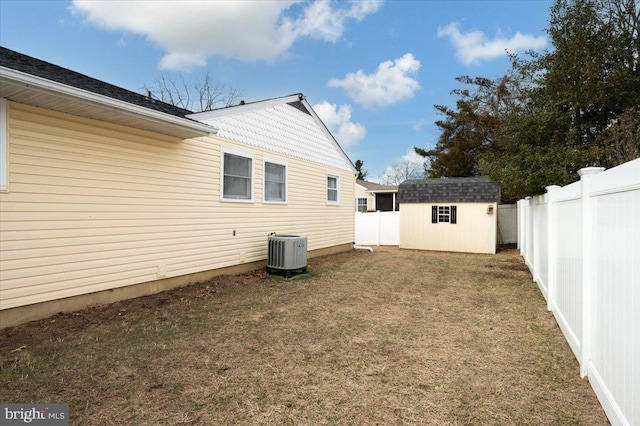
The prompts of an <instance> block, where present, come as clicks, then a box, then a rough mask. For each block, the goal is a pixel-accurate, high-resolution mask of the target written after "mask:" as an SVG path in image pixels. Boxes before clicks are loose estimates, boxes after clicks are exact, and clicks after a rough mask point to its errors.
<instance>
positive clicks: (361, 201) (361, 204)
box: [356, 197, 368, 212]
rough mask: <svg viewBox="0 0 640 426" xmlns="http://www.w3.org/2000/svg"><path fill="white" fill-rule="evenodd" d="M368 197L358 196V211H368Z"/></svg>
mask: <svg viewBox="0 0 640 426" xmlns="http://www.w3.org/2000/svg"><path fill="white" fill-rule="evenodd" d="M367 207H368V206H367V199H366V198H364V197H358V198H356V211H358V212H366V211H367Z"/></svg>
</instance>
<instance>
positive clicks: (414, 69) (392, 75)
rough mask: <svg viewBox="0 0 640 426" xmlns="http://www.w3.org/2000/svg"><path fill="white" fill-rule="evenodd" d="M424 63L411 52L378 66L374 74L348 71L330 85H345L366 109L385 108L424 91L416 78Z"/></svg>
mask: <svg viewBox="0 0 640 426" xmlns="http://www.w3.org/2000/svg"><path fill="white" fill-rule="evenodd" d="M420 67H421V64H420V61H419V60H417V59H416V58H414V57H413V55H412V54H411V53H406V54H405V55H404V56H402V57H401V58H398V59H395V60H393V61H385V62H382V63H380V64H379V65H378V69H377V70H376V72H375V73H373V74H365V72H364V71H363V70H358V71H356V72H355V73H352V72H350V73H348V74H347V75H346V76H345V78H343V79H342V80H339V79H337V78H332V79H331V80H329V82H328V85H329V87H341V88H343V89H344V90H345V91H346V92H347V94H348V95H349V97H350V98H351V99H353V100H354V101H355V102H357V103H359V104H360V105H362V106H364V107H365V108H371V109H375V108H377V107H385V106H389V105H392V104H395V103H397V102H400V101H403V100H405V99H410V98H412V97H413V96H414V95H415V93H416V92H417V91H418V90H420V84H419V83H418V81H417V80H415V79H414V78H413V77H414V76H415V75H416V74H417V73H418V70H419V69H420Z"/></svg>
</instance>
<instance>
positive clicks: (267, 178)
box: [264, 161, 287, 203]
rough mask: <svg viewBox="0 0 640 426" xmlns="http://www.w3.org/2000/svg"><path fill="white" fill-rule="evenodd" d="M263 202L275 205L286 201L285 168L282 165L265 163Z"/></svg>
mask: <svg viewBox="0 0 640 426" xmlns="http://www.w3.org/2000/svg"><path fill="white" fill-rule="evenodd" d="M264 200H265V201H268V202H276V203H278V202H279V203H284V202H286V201H287V167H286V166H285V165H284V164H277V163H272V162H269V161H265V163H264Z"/></svg>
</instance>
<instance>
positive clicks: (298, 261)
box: [267, 234, 307, 277]
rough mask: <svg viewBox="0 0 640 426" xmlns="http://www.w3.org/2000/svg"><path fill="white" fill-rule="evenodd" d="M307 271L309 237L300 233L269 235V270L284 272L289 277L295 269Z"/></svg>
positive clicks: (269, 271)
mask: <svg viewBox="0 0 640 426" xmlns="http://www.w3.org/2000/svg"><path fill="white" fill-rule="evenodd" d="M298 270H302V271H301V272H302V273H306V272H307V237H301V236H299V235H278V234H274V235H269V249H268V252H267V272H268V273H271V272H273V271H281V272H284V273H285V275H286V276H287V277H290V276H291V273H292V272H294V271H298Z"/></svg>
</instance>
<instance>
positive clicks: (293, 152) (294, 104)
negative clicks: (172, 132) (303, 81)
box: [189, 93, 355, 172]
mask: <svg viewBox="0 0 640 426" xmlns="http://www.w3.org/2000/svg"><path fill="white" fill-rule="evenodd" d="M189 117H191V118H193V119H195V120H198V121H202V122H203V123H207V124H209V125H211V126H214V127H215V128H216V129H218V135H219V136H222V137H225V138H227V139H231V140H234V141H237V142H242V143H245V144H248V145H252V146H256V147H259V148H263V149H266V150H269V151H274V152H276V153H280V154H286V155H290V156H293V157H296V158H301V159H304V160H309V161H313V162H316V163H320V164H325V165H327V166H332V167H336V168H339V169H343V170H349V171H351V172H355V167H354V166H353V164H352V163H351V160H349V157H347V155H346V154H345V152H344V151H343V150H342V148H341V147H340V144H338V142H337V141H336V140H335V138H334V137H333V135H332V134H331V132H330V131H329V130H328V129H327V127H326V126H325V125H324V123H323V122H322V120H320V118H319V117H318V115H317V114H316V113H315V111H314V110H313V108H312V107H311V105H310V104H309V103H308V102H307V100H306V99H305V97H304V96H303V95H302V94H299V93H298V94H294V95H290V96H284V97H281V98H274V99H268V100H264V101H259V102H251V103H243V102H242V103H240V105H235V106H230V107H226V108H220V109H215V110H212V111H205V112H201V113H197V114H193V115H190V116H189Z"/></svg>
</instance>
